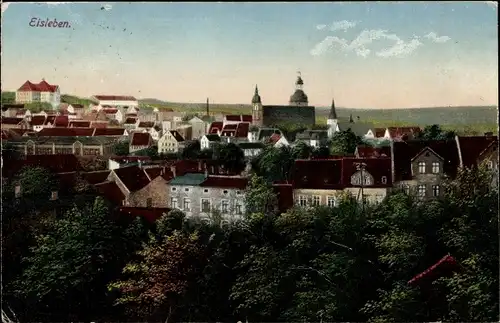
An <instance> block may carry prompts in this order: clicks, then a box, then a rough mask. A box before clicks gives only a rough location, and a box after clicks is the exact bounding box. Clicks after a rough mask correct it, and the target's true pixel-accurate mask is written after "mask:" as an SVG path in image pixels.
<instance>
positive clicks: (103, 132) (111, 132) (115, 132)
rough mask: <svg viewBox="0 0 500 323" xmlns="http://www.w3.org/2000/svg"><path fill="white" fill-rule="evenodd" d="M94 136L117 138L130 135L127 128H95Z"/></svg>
mask: <svg viewBox="0 0 500 323" xmlns="http://www.w3.org/2000/svg"><path fill="white" fill-rule="evenodd" d="M94 129H95V130H94V133H93V134H92V135H93V136H95V137H97V136H104V137H116V138H126V137H128V132H127V130H126V129H125V128H94Z"/></svg>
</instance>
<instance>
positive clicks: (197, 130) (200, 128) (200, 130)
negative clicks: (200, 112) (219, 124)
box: [188, 117, 207, 140]
mask: <svg viewBox="0 0 500 323" xmlns="http://www.w3.org/2000/svg"><path fill="white" fill-rule="evenodd" d="M188 122H189V124H190V125H191V128H192V133H191V138H192V139H193V140H199V139H200V138H201V137H203V136H204V135H205V131H206V128H207V124H206V123H205V121H203V120H201V119H200V118H198V117H193V118H191V120H189V121H188Z"/></svg>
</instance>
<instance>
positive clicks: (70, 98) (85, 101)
mask: <svg viewBox="0 0 500 323" xmlns="http://www.w3.org/2000/svg"><path fill="white" fill-rule="evenodd" d="M61 103H68V104H82V105H84V106H89V105H90V104H93V103H97V102H94V101H93V100H91V99H89V98H80V97H77V96H74V95H70V94H61Z"/></svg>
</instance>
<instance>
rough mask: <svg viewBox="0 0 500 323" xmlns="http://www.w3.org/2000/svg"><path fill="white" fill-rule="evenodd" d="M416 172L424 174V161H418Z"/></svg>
mask: <svg viewBox="0 0 500 323" xmlns="http://www.w3.org/2000/svg"><path fill="white" fill-rule="evenodd" d="M418 173H419V174H425V162H423V161H421V162H418Z"/></svg>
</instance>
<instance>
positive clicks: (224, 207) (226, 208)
mask: <svg viewBox="0 0 500 323" xmlns="http://www.w3.org/2000/svg"><path fill="white" fill-rule="evenodd" d="M220 209H221V212H222V213H224V214H226V213H228V212H229V201H228V200H222V203H221V206H220Z"/></svg>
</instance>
